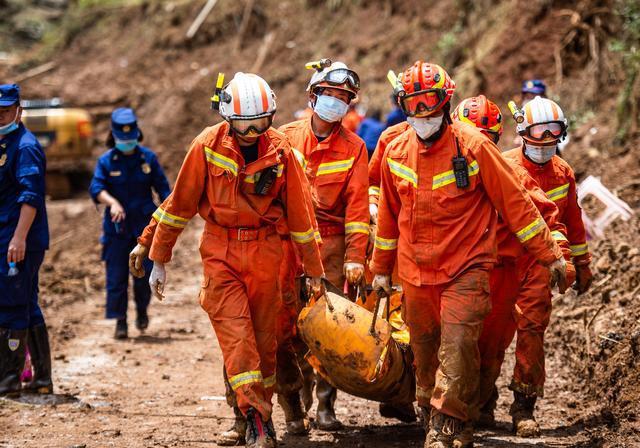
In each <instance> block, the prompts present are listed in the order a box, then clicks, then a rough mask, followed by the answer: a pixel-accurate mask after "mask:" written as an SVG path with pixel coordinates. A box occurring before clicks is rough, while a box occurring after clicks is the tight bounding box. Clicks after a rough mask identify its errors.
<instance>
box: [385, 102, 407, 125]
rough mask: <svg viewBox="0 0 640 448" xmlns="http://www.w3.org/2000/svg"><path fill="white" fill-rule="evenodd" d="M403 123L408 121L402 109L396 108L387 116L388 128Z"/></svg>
mask: <svg viewBox="0 0 640 448" xmlns="http://www.w3.org/2000/svg"><path fill="white" fill-rule="evenodd" d="M403 121H407V116H406V115H405V114H404V112H402V109H400V108H399V107H396V108H394V109H393V110H392V111H391V112H389V115H387V122H386V127H388V128H389V127H391V126H393V125H395V124H398V123H402V122H403Z"/></svg>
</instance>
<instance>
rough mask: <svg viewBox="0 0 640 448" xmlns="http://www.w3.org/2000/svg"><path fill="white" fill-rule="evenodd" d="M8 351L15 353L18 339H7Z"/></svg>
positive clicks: (18, 344)
mask: <svg viewBox="0 0 640 448" xmlns="http://www.w3.org/2000/svg"><path fill="white" fill-rule="evenodd" d="M8 345H9V350H11V351H12V352H15V351H16V350H18V347H20V339H9V344H8Z"/></svg>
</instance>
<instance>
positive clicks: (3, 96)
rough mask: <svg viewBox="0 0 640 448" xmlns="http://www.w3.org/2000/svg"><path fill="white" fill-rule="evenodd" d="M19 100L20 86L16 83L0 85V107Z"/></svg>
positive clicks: (11, 104)
mask: <svg viewBox="0 0 640 448" xmlns="http://www.w3.org/2000/svg"><path fill="white" fill-rule="evenodd" d="M19 101H20V86H19V85H18V84H2V85H0V107H7V106H13V105H14V104H16V103H17V102H19Z"/></svg>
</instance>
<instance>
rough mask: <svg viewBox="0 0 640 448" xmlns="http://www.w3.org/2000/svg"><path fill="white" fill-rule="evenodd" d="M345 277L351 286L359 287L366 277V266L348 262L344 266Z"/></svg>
mask: <svg viewBox="0 0 640 448" xmlns="http://www.w3.org/2000/svg"><path fill="white" fill-rule="evenodd" d="M344 275H345V277H347V282H349V284H350V285H357V284H358V283H359V282H360V280H362V276H363V275H364V265H363V264H361V263H352V262H350V261H348V262H346V263H345V264H344Z"/></svg>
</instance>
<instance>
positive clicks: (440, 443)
mask: <svg viewBox="0 0 640 448" xmlns="http://www.w3.org/2000/svg"><path fill="white" fill-rule="evenodd" d="M463 429H464V422H463V421H462V420H458V419H457V418H455V417H451V416H450V415H446V414H441V413H440V412H438V411H436V410H435V409H432V410H431V421H430V422H429V432H428V433H427V440H426V441H425V443H424V448H454V447H455V448H459V447H461V446H462V445H455V444H454V442H455V440H456V439H458V438H460V435H461V434H462V431H463Z"/></svg>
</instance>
